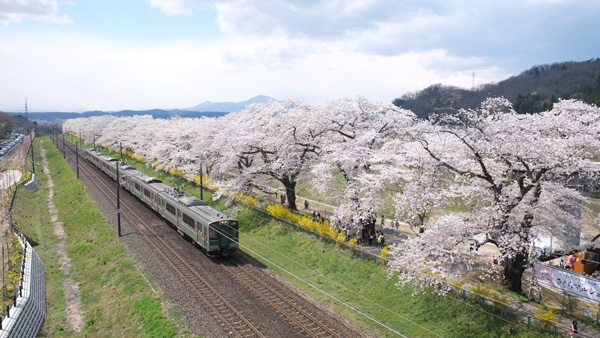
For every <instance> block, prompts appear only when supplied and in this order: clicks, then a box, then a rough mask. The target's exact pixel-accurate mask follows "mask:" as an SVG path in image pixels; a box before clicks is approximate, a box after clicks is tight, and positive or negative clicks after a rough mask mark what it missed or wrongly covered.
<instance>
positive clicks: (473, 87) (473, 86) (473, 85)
mask: <svg viewBox="0 0 600 338" xmlns="http://www.w3.org/2000/svg"><path fill="white" fill-rule="evenodd" d="M471 89H475V72H473V82H472V83H471Z"/></svg>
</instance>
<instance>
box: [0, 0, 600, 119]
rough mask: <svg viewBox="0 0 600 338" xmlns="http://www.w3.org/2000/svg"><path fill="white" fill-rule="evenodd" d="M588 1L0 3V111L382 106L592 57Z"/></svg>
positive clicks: (597, 40) (595, 32)
mask: <svg viewBox="0 0 600 338" xmlns="http://www.w3.org/2000/svg"><path fill="white" fill-rule="evenodd" d="M598 14H600V0H518V1H515V0H504V1H492V0H302V1H282V0H0V79H1V80H0V111H7V112H23V111H24V110H25V102H27V106H28V110H29V111H30V112H35V111H64V112H79V111H89V110H105V111H115V110H125V109H132V110H145V109H154V108H161V109H176V108H188V107H192V106H195V105H197V104H200V103H202V102H205V101H212V102H221V101H230V102H239V101H245V100H247V99H249V98H251V97H253V96H256V95H267V96H270V97H272V98H275V99H277V100H285V99H288V98H296V99H301V100H305V101H309V102H314V103H325V102H327V101H330V100H334V99H337V98H341V97H355V96H357V95H361V96H364V97H366V98H367V99H370V100H374V101H382V102H391V101H392V100H394V98H397V97H400V96H402V95H403V94H406V93H411V92H417V91H419V90H421V89H424V88H426V87H428V86H430V85H432V84H437V83H441V84H444V85H453V86H458V87H462V88H472V87H473V85H475V86H478V85H482V84H486V83H492V82H498V81H501V80H503V79H506V78H508V77H510V76H513V75H517V74H519V73H521V72H522V71H525V70H527V69H529V68H531V67H533V66H536V65H544V64H551V63H555V62H563V61H586V60H590V59H593V58H598V57H600V24H598Z"/></svg>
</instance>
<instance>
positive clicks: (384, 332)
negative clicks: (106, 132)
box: [113, 154, 539, 337]
mask: <svg viewBox="0 0 600 338" xmlns="http://www.w3.org/2000/svg"><path fill="white" fill-rule="evenodd" d="M113 156H116V154H113ZM128 162H129V164H130V165H134V166H136V167H137V168H138V169H140V170H141V171H144V172H146V173H147V174H149V175H151V176H154V177H156V178H159V179H161V180H163V181H165V182H168V183H170V184H173V183H177V185H178V186H179V187H180V188H182V189H183V190H184V191H186V192H187V193H188V194H193V195H195V196H198V195H199V191H198V190H199V189H198V187H197V186H194V185H192V184H189V183H187V182H185V181H184V180H182V179H179V178H173V177H172V176H170V175H169V174H168V173H165V172H163V171H160V170H152V169H150V168H148V167H146V166H145V165H144V164H142V163H134V162H133V161H131V160H129V161H128ZM204 200H205V201H207V202H209V203H212V204H213V205H214V206H215V207H217V208H220V209H222V208H223V204H222V202H221V201H217V202H212V201H211V197H210V192H207V191H205V192H204ZM228 212H229V213H230V214H232V215H234V216H236V217H237V218H238V219H239V221H240V225H241V228H240V243H241V246H242V247H243V248H242V250H244V251H245V252H248V253H249V254H251V255H252V256H254V257H255V258H256V259H258V260H259V261H261V262H262V263H264V264H265V265H266V266H268V267H269V268H270V269H272V270H273V271H275V272H276V273H278V274H280V275H282V276H284V277H285V278H288V279H290V281H291V282H292V283H293V284H295V285H296V286H297V287H300V288H302V289H304V290H305V291H306V292H307V293H309V294H311V295H312V296H313V297H315V298H317V299H319V300H320V301H322V302H323V303H325V304H327V305H328V306H331V307H332V308H334V309H335V310H337V311H339V312H340V313H343V314H344V315H345V316H347V317H348V318H351V319H352V320H353V321H354V322H356V323H360V325H362V326H363V327H365V328H367V329H368V330H370V331H372V332H374V334H375V335H376V336H378V337H396V336H397V335H396V334H395V333H393V332H392V331H390V330H389V329H388V328H386V327H385V326H387V327H390V328H392V329H393V330H396V331H398V332H401V333H402V334H405V335H407V336H409V337H436V336H442V337H504V336H507V334H506V329H507V327H508V326H512V334H511V335H510V337H538V336H539V334H536V333H533V332H530V331H528V330H527V329H526V328H525V327H524V326H522V325H514V324H509V323H507V322H505V321H503V320H500V319H498V318H496V317H493V316H491V315H488V314H485V313H483V312H481V311H479V310H478V309H479V307H480V305H479V304H475V305H472V304H471V303H469V302H464V301H463V300H461V299H460V298H458V297H456V296H447V297H444V296H438V295H434V294H425V295H413V294H412V289H410V288H402V289H399V288H398V287H396V285H395V282H396V280H397V277H394V278H391V279H388V271H387V269H386V268H385V267H384V266H382V265H376V264H373V263H365V262H364V261H363V260H360V259H355V258H352V256H351V255H349V254H348V253H344V252H341V251H340V250H337V249H335V247H333V246H332V245H331V244H329V245H327V244H325V243H323V242H321V241H316V240H315V239H314V237H312V236H306V235H304V234H302V233H298V232H294V231H288V230H286V229H284V228H282V227H281V226H279V225H278V224H277V223H276V222H273V221H272V220H271V219H269V218H264V217H263V216H262V215H261V214H260V213H257V212H254V211H252V210H249V209H246V208H243V207H240V206H237V207H234V208H230V209H229V210H228ZM293 276H298V278H297V277H293ZM313 286H314V287H313ZM326 294H328V295H331V297H330V296H327V295H326ZM333 298H335V299H337V300H339V301H337V300H334V299H333ZM475 302H477V301H475ZM358 311H360V312H361V313H364V314H365V315H361V314H359V313H358ZM369 317H370V318H372V319H370V318H369ZM375 321H378V322H381V323H383V324H379V323H376V322H375ZM384 325H385V326H384Z"/></svg>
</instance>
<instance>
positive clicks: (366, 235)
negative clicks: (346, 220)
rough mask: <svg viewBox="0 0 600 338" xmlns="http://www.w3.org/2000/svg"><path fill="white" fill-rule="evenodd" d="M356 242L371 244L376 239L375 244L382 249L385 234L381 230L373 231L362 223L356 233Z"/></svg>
mask: <svg viewBox="0 0 600 338" xmlns="http://www.w3.org/2000/svg"><path fill="white" fill-rule="evenodd" d="M356 238H357V244H359V245H368V246H372V245H373V242H374V241H375V240H377V246H378V247H379V248H380V249H383V247H384V246H385V235H384V234H383V231H379V230H377V231H373V229H368V228H367V226H365V225H363V226H362V228H361V229H359V230H358V232H357V233H356Z"/></svg>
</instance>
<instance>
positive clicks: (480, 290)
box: [471, 282, 492, 297]
mask: <svg viewBox="0 0 600 338" xmlns="http://www.w3.org/2000/svg"><path fill="white" fill-rule="evenodd" d="M491 289H492V288H491V287H486V286H485V285H483V284H481V282H479V283H477V285H475V286H473V288H472V289H471V291H473V292H474V293H476V294H478V295H481V296H483V297H488V296H489V295H490V292H491Z"/></svg>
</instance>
